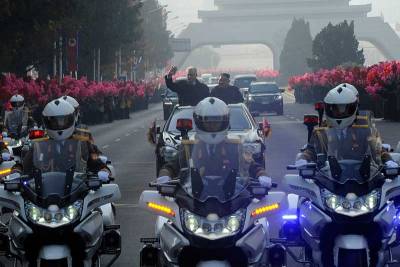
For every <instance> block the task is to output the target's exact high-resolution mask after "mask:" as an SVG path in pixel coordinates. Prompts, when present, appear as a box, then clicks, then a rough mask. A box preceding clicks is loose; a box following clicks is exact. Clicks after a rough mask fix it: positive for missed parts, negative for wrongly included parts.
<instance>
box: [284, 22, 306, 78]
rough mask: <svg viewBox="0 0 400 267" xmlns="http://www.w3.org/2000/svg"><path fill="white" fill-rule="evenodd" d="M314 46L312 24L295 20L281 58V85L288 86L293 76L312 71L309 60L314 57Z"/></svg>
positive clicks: (287, 36)
mask: <svg viewBox="0 0 400 267" xmlns="http://www.w3.org/2000/svg"><path fill="white" fill-rule="evenodd" d="M312 45H313V43H312V37H311V33H310V24H309V23H308V22H305V20H304V19H294V20H293V22H292V26H291V28H290V29H289V31H288V33H287V35H286V38H285V43H284V46H283V50H282V52H281V55H280V57H279V60H280V70H279V72H280V78H279V81H280V83H281V84H287V82H288V79H289V78H290V77H291V76H294V75H300V74H304V73H306V72H307V71H309V70H310V69H309V68H308V65H307V58H309V57H311V56H312Z"/></svg>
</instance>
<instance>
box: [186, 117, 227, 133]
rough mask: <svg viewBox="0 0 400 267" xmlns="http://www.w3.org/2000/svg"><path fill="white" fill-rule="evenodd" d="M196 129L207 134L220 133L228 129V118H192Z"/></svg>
mask: <svg viewBox="0 0 400 267" xmlns="http://www.w3.org/2000/svg"><path fill="white" fill-rule="evenodd" d="M194 119H195V123H196V127H197V128H198V129H199V130H201V131H203V132H209V133H217V132H222V131H224V130H226V129H228V127H229V116H228V115H226V116H205V117H200V116H196V115H195V116H194Z"/></svg>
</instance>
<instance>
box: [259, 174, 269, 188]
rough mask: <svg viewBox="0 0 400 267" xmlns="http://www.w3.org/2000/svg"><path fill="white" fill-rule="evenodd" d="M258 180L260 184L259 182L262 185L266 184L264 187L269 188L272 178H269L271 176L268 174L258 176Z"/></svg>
mask: <svg viewBox="0 0 400 267" xmlns="http://www.w3.org/2000/svg"><path fill="white" fill-rule="evenodd" d="M258 181H259V182H260V184H261V185H262V186H266V187H268V188H271V187H272V179H271V177H268V176H259V177H258Z"/></svg>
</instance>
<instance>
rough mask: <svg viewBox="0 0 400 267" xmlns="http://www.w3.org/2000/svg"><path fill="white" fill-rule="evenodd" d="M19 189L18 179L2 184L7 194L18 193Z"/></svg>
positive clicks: (19, 182)
mask: <svg viewBox="0 0 400 267" xmlns="http://www.w3.org/2000/svg"><path fill="white" fill-rule="evenodd" d="M20 188H21V181H20V180H19V179H18V180H13V181H9V182H5V183H4V190H6V191H9V192H18V191H19V190H20Z"/></svg>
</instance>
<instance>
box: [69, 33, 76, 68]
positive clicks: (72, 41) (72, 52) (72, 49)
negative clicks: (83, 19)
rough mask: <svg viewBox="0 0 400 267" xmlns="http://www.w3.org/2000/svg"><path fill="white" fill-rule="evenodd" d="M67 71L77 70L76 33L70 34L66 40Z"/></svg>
mask: <svg viewBox="0 0 400 267" xmlns="http://www.w3.org/2000/svg"><path fill="white" fill-rule="evenodd" d="M67 56H68V71H69V72H75V71H77V70H78V64H77V56H78V39H77V37H76V35H71V36H70V37H69V38H68V42H67Z"/></svg>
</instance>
